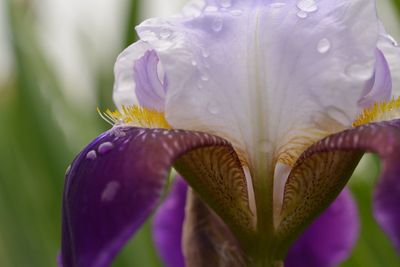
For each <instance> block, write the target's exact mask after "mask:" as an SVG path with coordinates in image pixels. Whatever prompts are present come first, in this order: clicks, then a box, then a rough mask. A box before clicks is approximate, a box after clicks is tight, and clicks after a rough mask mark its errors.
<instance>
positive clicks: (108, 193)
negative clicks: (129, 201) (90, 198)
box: [101, 181, 121, 202]
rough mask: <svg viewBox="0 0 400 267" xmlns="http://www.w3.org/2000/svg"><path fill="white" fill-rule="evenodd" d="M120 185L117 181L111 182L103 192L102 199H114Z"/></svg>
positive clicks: (106, 200) (107, 200) (105, 200)
mask: <svg viewBox="0 0 400 267" xmlns="http://www.w3.org/2000/svg"><path fill="white" fill-rule="evenodd" d="M120 187H121V186H120V184H119V183H118V182H116V181H111V182H109V183H108V184H107V185H106V187H105V188H104V190H103V192H102V193H101V200H102V201H104V202H110V201H113V200H114V198H115V196H116V195H117V192H118V190H119V189H120Z"/></svg>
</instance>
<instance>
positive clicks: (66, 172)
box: [65, 165, 71, 176]
mask: <svg viewBox="0 0 400 267" xmlns="http://www.w3.org/2000/svg"><path fill="white" fill-rule="evenodd" d="M70 171H71V165H68V167H67V169H66V170H65V176H67V175H68V174H69V172H70Z"/></svg>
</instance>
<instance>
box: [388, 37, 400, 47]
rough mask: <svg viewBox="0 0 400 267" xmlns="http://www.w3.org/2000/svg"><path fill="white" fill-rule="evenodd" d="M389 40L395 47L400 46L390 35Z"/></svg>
mask: <svg viewBox="0 0 400 267" xmlns="http://www.w3.org/2000/svg"><path fill="white" fill-rule="evenodd" d="M387 38H388V39H389V41H390V42H391V43H392V45H393V46H399V44H398V43H397V41H396V40H395V39H394V38H393V36H391V35H389V34H388V36H387Z"/></svg>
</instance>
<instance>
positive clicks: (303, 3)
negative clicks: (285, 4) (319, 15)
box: [297, 0, 318, 13]
mask: <svg viewBox="0 0 400 267" xmlns="http://www.w3.org/2000/svg"><path fill="white" fill-rule="evenodd" d="M297 7H298V8H299V9H300V10H301V11H304V12H307V13H309V12H315V11H317V10H318V6H317V4H316V3H315V0H300V1H299V2H297Z"/></svg>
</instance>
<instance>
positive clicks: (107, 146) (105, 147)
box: [97, 142, 114, 155]
mask: <svg viewBox="0 0 400 267" xmlns="http://www.w3.org/2000/svg"><path fill="white" fill-rule="evenodd" d="M113 148H114V145H113V143H111V142H104V143H102V144H101V145H99V148H98V149H97V151H98V152H99V153H100V154H102V155H104V154H106V153H108V152H109V151H111V150H112V149H113Z"/></svg>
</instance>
